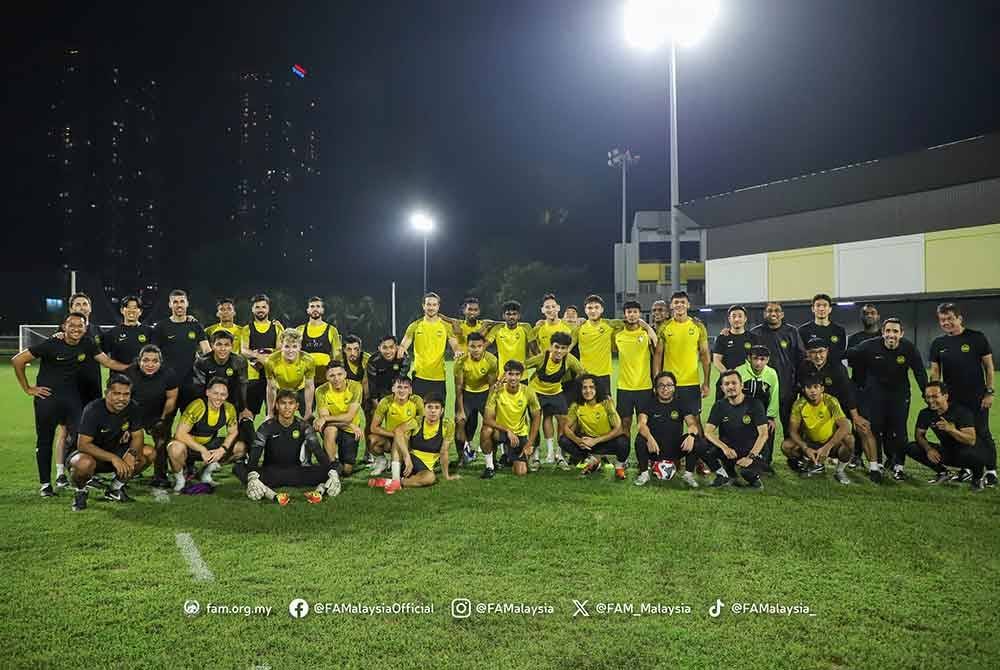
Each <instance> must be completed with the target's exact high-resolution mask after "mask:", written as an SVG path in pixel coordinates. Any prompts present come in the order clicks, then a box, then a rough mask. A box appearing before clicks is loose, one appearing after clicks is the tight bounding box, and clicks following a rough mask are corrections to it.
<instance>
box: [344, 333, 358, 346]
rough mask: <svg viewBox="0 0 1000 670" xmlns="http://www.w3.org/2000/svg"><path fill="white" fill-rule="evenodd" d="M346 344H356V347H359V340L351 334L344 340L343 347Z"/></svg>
mask: <svg viewBox="0 0 1000 670" xmlns="http://www.w3.org/2000/svg"><path fill="white" fill-rule="evenodd" d="M348 344H356V345H358V346H361V338H360V337H358V336H357V335H355V334H353V333H351V334H350V335H348V336H347V337H345V338H344V345H348Z"/></svg>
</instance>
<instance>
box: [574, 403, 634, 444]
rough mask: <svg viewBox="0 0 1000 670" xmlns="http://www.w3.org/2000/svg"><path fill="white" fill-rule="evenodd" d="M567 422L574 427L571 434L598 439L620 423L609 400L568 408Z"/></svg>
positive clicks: (615, 410) (616, 412) (575, 404)
mask: <svg viewBox="0 0 1000 670" xmlns="http://www.w3.org/2000/svg"><path fill="white" fill-rule="evenodd" d="M567 418H568V422H569V425H570V426H575V428H574V429H573V432H574V433H576V434H577V435H578V436H580V437H600V436H602V435H607V434H608V433H610V432H611V429H612V428H614V427H615V426H617V425H618V424H619V423H621V419H620V418H619V417H618V410H617V409H615V404H614V403H613V402H612V401H611V399H610V398H609V399H606V400H604V401H602V402H588V403H584V404H582V405H580V404H577V403H573V404H572V405H570V406H569V415H568V417H567Z"/></svg>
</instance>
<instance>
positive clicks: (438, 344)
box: [405, 317, 452, 382]
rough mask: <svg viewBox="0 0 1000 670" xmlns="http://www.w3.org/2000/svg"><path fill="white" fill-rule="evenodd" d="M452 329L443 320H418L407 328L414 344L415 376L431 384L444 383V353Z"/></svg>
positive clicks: (407, 334) (407, 333)
mask: <svg viewBox="0 0 1000 670" xmlns="http://www.w3.org/2000/svg"><path fill="white" fill-rule="evenodd" d="M451 334H452V330H451V327H450V326H449V325H448V324H447V323H445V322H444V320H442V319H435V320H434V321H428V320H427V318H426V317H425V318H423V319H418V320H416V321H414V322H413V323H411V324H410V325H409V326H407V327H406V335H405V337H408V338H409V339H410V341H412V342H413V376H414V377H419V378H420V379H426V380H427V381H431V382H440V381H444V352H445V349H447V348H448V337H449V336H450V335H451Z"/></svg>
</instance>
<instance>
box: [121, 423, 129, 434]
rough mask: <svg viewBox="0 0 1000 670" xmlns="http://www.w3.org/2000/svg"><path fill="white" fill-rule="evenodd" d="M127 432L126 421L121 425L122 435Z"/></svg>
mask: <svg viewBox="0 0 1000 670" xmlns="http://www.w3.org/2000/svg"><path fill="white" fill-rule="evenodd" d="M127 430H128V421H126V422H125V423H123V424H122V432H123V433H124V432H125V431H127Z"/></svg>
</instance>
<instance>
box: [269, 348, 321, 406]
mask: <svg viewBox="0 0 1000 670" xmlns="http://www.w3.org/2000/svg"><path fill="white" fill-rule="evenodd" d="M279 346H280V347H281V348H280V350H278V351H275V352H274V353H273V354H271V355H270V356H268V357H267V361H266V362H265V363H264V376H265V377H266V378H267V415H268V416H271V413H272V412H273V411H274V399H275V397H276V394H277V392H278V391H280V390H281V389H288V390H289V391H295V392H296V393H297V394H298V395H299V411H301V412H302V414H303V417H302V418H303V419H305V420H306V421H308V420H309V419H311V418H312V415H313V397H314V395H315V392H316V386H315V383H316V382H315V379H316V362H315V361H314V360H313V357H312V356H311V355H310V354H307V353H306V352H304V351H302V333H300V332H299V331H297V330H286V331H285V332H283V333H282V334H281V339H280V341H279Z"/></svg>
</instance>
